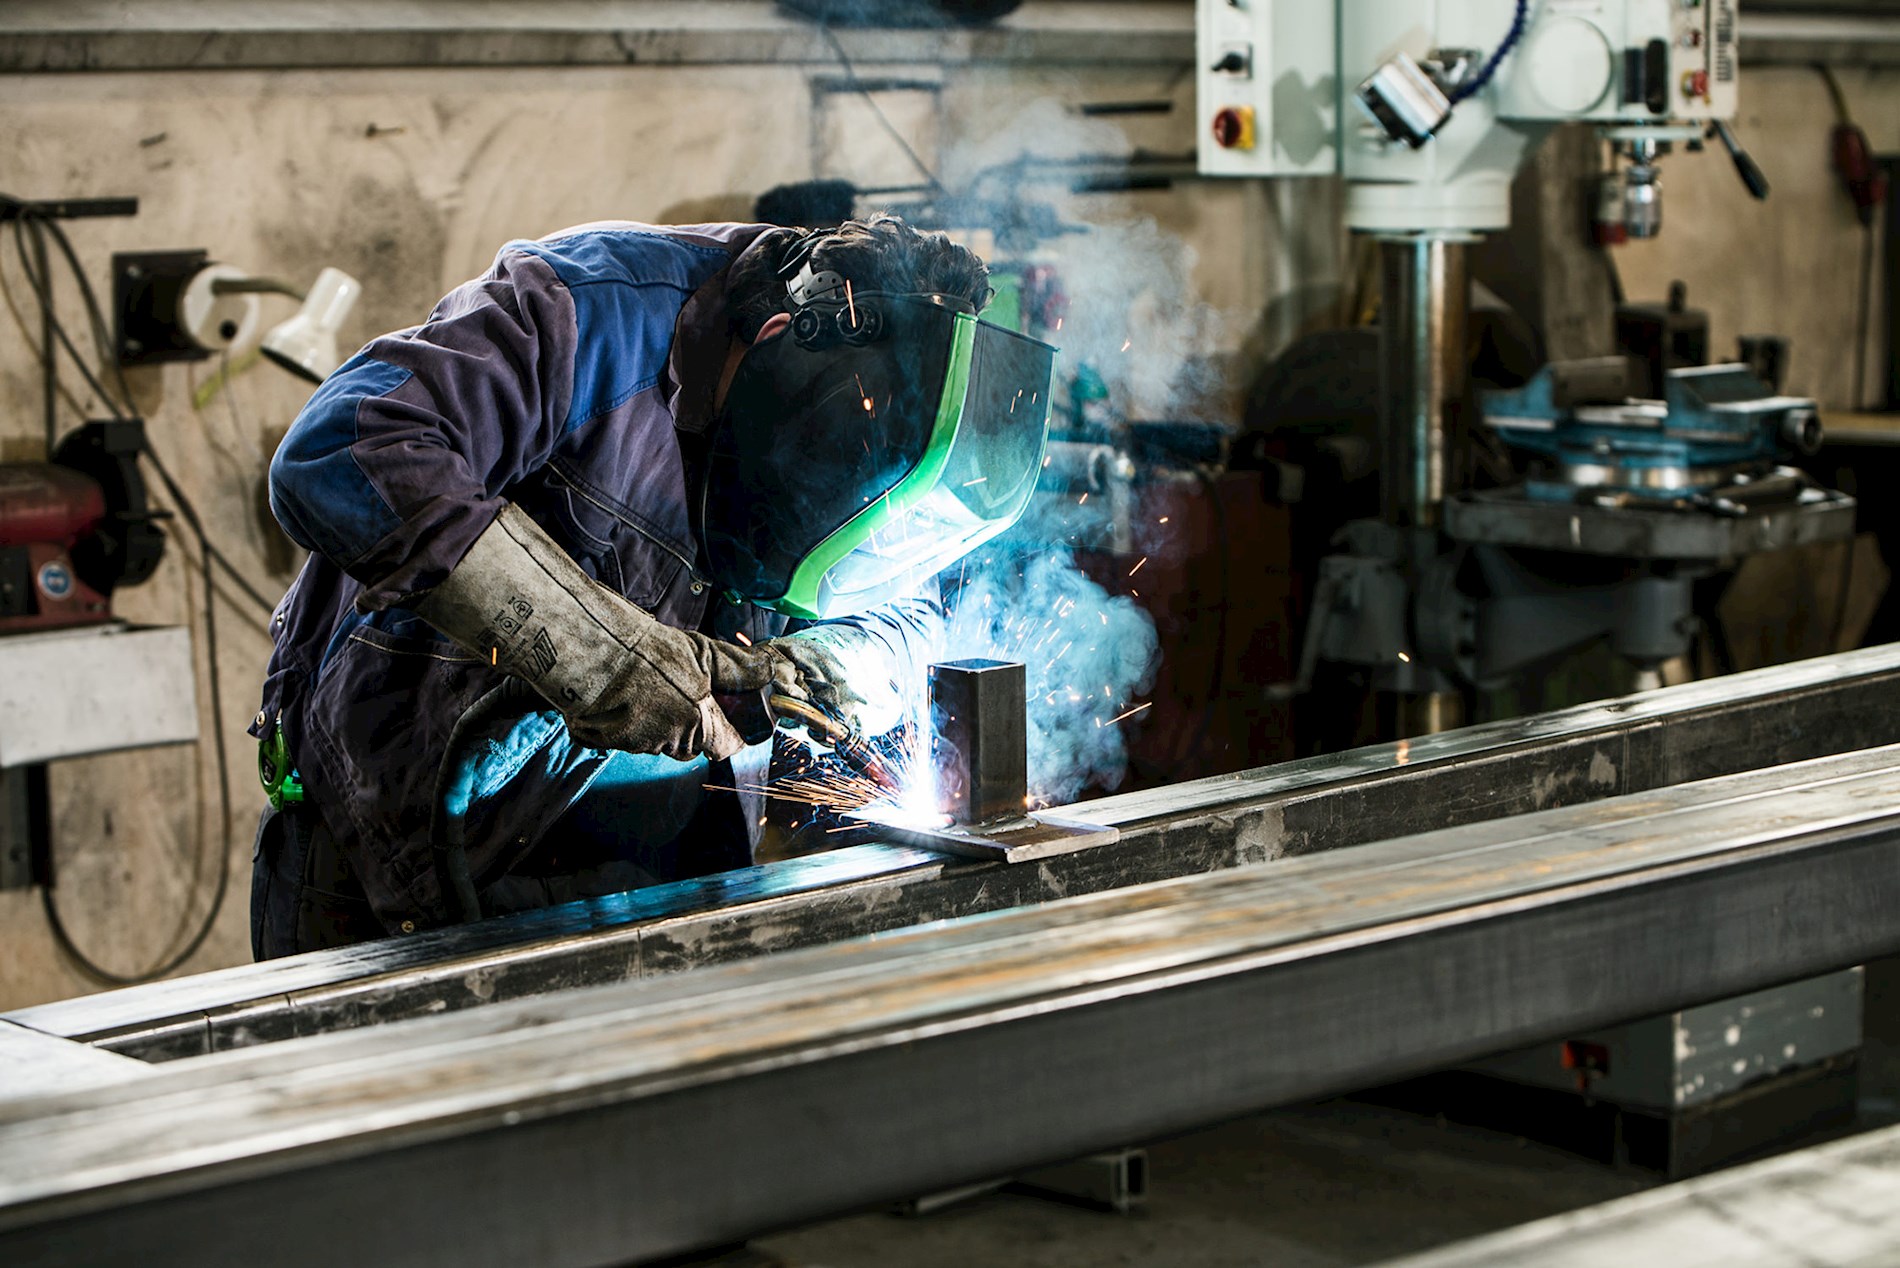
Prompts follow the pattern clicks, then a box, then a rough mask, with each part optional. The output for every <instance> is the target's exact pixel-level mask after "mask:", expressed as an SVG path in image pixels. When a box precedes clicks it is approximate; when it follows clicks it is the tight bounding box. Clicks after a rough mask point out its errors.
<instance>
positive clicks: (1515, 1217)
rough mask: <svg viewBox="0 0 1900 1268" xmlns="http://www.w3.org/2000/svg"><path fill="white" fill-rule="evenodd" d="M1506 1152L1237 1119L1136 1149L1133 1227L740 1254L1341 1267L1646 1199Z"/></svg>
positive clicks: (1435, 1135)
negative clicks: (1139, 1171)
mask: <svg viewBox="0 0 1900 1268" xmlns="http://www.w3.org/2000/svg"><path fill="white" fill-rule="evenodd" d="M1866 1001H1867V1026H1866V1030H1867V1039H1866V1046H1865V1048H1864V1049H1863V1053H1862V1066H1861V1077H1862V1094H1863V1095H1862V1107H1863V1118H1864V1119H1865V1125H1877V1124H1881V1123H1885V1122H1891V1121H1894V1119H1895V1118H1896V1117H1900V960H1888V961H1884V962H1882V963H1879V964H1874V965H1870V966H1868V974H1867V997H1866ZM1657 1182H1658V1181H1657V1178H1656V1177H1655V1176H1653V1175H1650V1174H1648V1173H1644V1172H1639V1171H1634V1170H1628V1169H1624V1170H1618V1169H1615V1168H1611V1167H1608V1166H1603V1165H1600V1164H1597V1163H1594V1162H1590V1161H1587V1160H1585V1159H1583V1158H1580V1157H1577V1156H1575V1155H1572V1154H1569V1153H1565V1152H1563V1151H1561V1150H1558V1149H1555V1148H1552V1147H1549V1146H1545V1145H1541V1144H1537V1143H1534V1142H1530V1141H1526V1140H1524V1139H1522V1138H1520V1137H1516V1136H1511V1135H1507V1134H1503V1133H1499V1132H1493V1131H1486V1130H1483V1129H1480V1128H1475V1127H1469V1126H1464V1125H1460V1124H1457V1123H1446V1122H1443V1121H1441V1120H1436V1119H1433V1118H1428V1117H1423V1116H1420V1115H1416V1114H1410V1113H1406V1112H1403V1111H1401V1110H1396V1109H1390V1108H1385V1107H1383V1106H1376V1105H1369V1104H1362V1103H1359V1102H1356V1101H1353V1100H1351V1099H1343V1100H1334V1101H1326V1102H1322V1103H1320V1104H1315V1105H1306V1106H1296V1107H1292V1108H1288V1109H1282V1110H1275V1111H1272V1112H1269V1113H1264V1114H1258V1115H1254V1116H1252V1117H1249V1118H1245V1119H1241V1120H1239V1121H1236V1122H1232V1123H1227V1124H1224V1125H1222V1126H1220V1127H1215V1128H1211V1129H1209V1130H1207V1131H1201V1132H1195V1133H1192V1134H1190V1135H1186V1136H1181V1137H1178V1138H1176V1139H1174V1140H1170V1141H1164V1142H1160V1143H1156V1144H1151V1145H1150V1147H1149V1201H1148V1205H1147V1208H1146V1210H1145V1211H1142V1212H1140V1213H1137V1214H1134V1215H1127V1216H1117V1215H1110V1214H1104V1213H1099V1212H1096V1211H1092V1210H1087V1209H1082V1208H1079V1207H1074V1206H1068V1205H1064V1204H1061V1203H1059V1202H1053V1201H1049V1200H1046V1199H1042V1198H1036V1197H1031V1196H1027V1195H1021V1194H1016V1193H1010V1192H1000V1193H992V1194H988V1195H985V1196H982V1197H979V1198H975V1199H972V1200H970V1201H968V1202H964V1203H962V1204H959V1205H957V1206H953V1207H949V1208H946V1209H943V1210H940V1211H938V1212H936V1213H935V1214H932V1215H927V1216H922V1217H915V1218H912V1217H901V1216H897V1215H892V1214H885V1213H873V1214H866V1215H858V1216H852V1217H849V1218H846V1219H840V1220H834V1221H831V1222H829V1223H825V1224H820V1225H815V1226H813V1227H811V1228H807V1229H803V1230H800V1231H798V1232H794V1233H787V1234H782V1235H780V1236H777V1237H772V1238H766V1239H762V1240H761V1241H759V1242H757V1243H754V1246H753V1248H752V1249H753V1250H754V1251H756V1252H760V1255H759V1257H758V1258H756V1259H750V1260H749V1261H750V1262H767V1263H769V1262H774V1261H776V1262H778V1263H783V1264H788V1265H796V1266H798V1268H887V1266H889V1265H905V1266H906V1268H953V1266H954V1268H964V1266H965V1265H971V1264H985V1265H1008V1266H1009V1268H1018V1266H1020V1268H1083V1266H1084V1265H1098V1264H1126V1265H1142V1266H1148V1265H1155V1266H1160V1265H1168V1266H1169V1268H1238V1266H1240V1265H1272V1266H1273V1268H1343V1266H1345V1265H1356V1264H1369V1263H1377V1262H1379V1261H1381V1260H1384V1259H1387V1258H1390V1257H1393V1256H1396V1255H1402V1254H1407V1253H1410V1252H1414V1251H1419V1250H1425V1249H1428V1248H1431V1247H1434V1246H1441V1245H1444V1244H1446V1243H1449V1242H1453V1241H1457V1240H1460V1239H1463V1238H1466V1237H1472V1236H1476V1235H1477V1234H1479V1233H1485V1232H1490V1231H1492V1230H1495V1229H1500V1228H1505V1227H1509V1226H1510V1225H1513V1224H1519V1223H1522V1222H1524V1221H1526V1220H1533V1219H1538V1218H1540V1217H1542V1216H1546V1215H1553V1214H1556V1213H1559V1212H1562V1211H1567V1210H1572V1209H1575V1208H1577V1207H1582V1206H1588V1205H1591V1204H1594V1203H1597V1202H1603V1201H1607V1200H1609V1199H1611V1198H1615V1197H1620V1196H1622V1195H1624V1194H1627V1193H1634V1192H1636V1191H1637V1190H1639V1189H1643V1188H1647V1187H1650V1186H1651V1185H1654V1184H1656V1183H1657Z"/></svg>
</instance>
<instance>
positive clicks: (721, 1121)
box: [0, 749, 1900, 1268]
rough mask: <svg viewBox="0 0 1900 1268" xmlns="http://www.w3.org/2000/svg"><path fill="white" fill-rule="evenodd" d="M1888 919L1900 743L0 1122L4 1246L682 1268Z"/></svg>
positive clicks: (1717, 990)
mask: <svg viewBox="0 0 1900 1268" xmlns="http://www.w3.org/2000/svg"><path fill="white" fill-rule="evenodd" d="M1896 911H1900V749H1882V750H1877V751H1872V752H1867V753H1858V754H1852V755H1848V756H1845V757H1837V758H1829V759H1824V760H1822V761H1818V762H1813V763H1806V764H1802V765H1799V766H1794V767H1789V768H1784V769H1781V770H1776V771H1770V772H1756V773H1751V774H1746V775H1740V776H1734V777H1730V778H1727V779H1722V780H1715V781H1708V782H1705V783H1700V784H1692V785H1684V786H1682V787H1678V788H1673V789H1667V790H1663V791H1659V792H1654V793H1648V794H1643V795H1640V796H1634V797H1624V798H1617V799H1613V800H1609V801H1603V802H1597V803H1594V804H1591V805H1586V806H1577V807H1569V808H1565V809H1562V810H1554V811H1549V812H1545V813H1542V814H1538V815H1531V816H1525V817H1523V818H1520V819H1514V820H1511V821H1508V822H1503V823H1493V824H1485V825H1479V826H1475V827H1469V828H1461V829H1455V830H1449V831H1440V832H1434V833H1428V834H1424V835H1421V836H1415V837H1410V838H1405V839H1402V840H1397V841H1389V842H1382V843H1378V844H1374V845H1369V846H1366V847H1364V848H1362V849H1357V850H1347V851H1338V852H1333V853H1328V854H1324V855H1319V856H1315V857H1311V858H1304V859H1297V860H1290V861H1288V862H1285V863H1283V864H1280V865H1277V866H1274V867H1257V868H1238V869H1234V870H1231V871H1228V872H1224V873H1219V874H1215V875H1207V876H1195V877H1188V878H1184V879H1180V880H1175V881H1168V882H1162V883H1156V884H1149V885H1143V886H1138V887H1135V888H1131V889H1127V890H1120V891H1116V892H1113V893H1105V894H1096V895H1091V896H1088V897H1084V898H1075V899H1068V900H1065V901H1061V902H1056V903H1051V904H1047V905H1045V906H1042V907H1039V908H1034V909H1028V910H1023V911H1015V912H1006V913H1001V914H998V915H994V916H990V917H986V918H984V919H981V920H964V921H952V922H947V923H944V924H939V925H934V926H929V927H925V928H919V929H913V930H908V931H905V932H902V933H898V934H893V935H889V936H886V937H883V938H876V939H860V940H856V941H852V942H848V943H843V944H838V945H833V946H826V947H817V948H811V949H808V950H805V951H799V952H794V953H790V954H787V955H783V956H774V957H766V958H761V959H755V960H751V961H748V962H744V963H737V964H729V965H724V966H721V967H718V968H714V969H708V970H704V971H699V972H692V973H685V974H678V975H674V976H672V977H669V978H664V979H660V980H657V981H646V982H630V983H624V984H621V985H616V986H608V987H600V988H596V989H591V990H584V991H573V992H567V993H564V994H561V995H557V996H550V997H547V998H544V999H540V1000H532V1001H519V1002H513V1003H508V1004H501V1005H496V1006H494V1007H492V1008H486V1009H472V1010H466V1011H463V1012H460V1013H456V1014H452V1015H449V1016H444V1017H435V1018H427V1019H420V1020H414V1021H407V1022H402V1023H397V1024H394V1025H389V1026H380V1027H373V1028H367V1029H362V1030H357V1031H353V1032H349V1033H344V1034H337V1035H329V1036H323V1037H319V1038H314V1039H307V1040H293V1041H288V1042H285V1043H281V1044H275V1045H268V1046H263V1047H258V1048H253V1049H250V1050H246V1051H240V1052H232V1053H224V1054H218V1055H214V1056H210V1057H205V1058H199V1059H194V1060H186V1061H181V1062H177V1063H174V1064H171V1065H167V1066H162V1067H159V1068H158V1069H157V1070H156V1072H155V1073H153V1074H152V1075H151V1076H149V1077H147V1078H145V1079H142V1080H140V1081H138V1082H137V1083H135V1084H129V1085H122V1086H116V1087H105V1088H99V1089H94V1090H90V1091H85V1092H79V1093H74V1094H70V1095H66V1096H59V1097H51V1098H33V1099H26V1100H20V1101H15V1102H10V1103H9V1102H0V1262H4V1263H7V1264H8V1265H10V1266H12V1268H28V1266H30V1265H41V1264H52V1263H59V1264H62V1265H74V1264H89V1263H107V1262H119V1261H121V1260H122V1258H123V1255H124V1253H125V1248H126V1247H127V1246H137V1247H138V1248H139V1257H140V1260H141V1262H142V1263H147V1264H154V1265H168V1264H185V1263H192V1264H197V1263H202V1262H204V1261H205V1260H206V1259H207V1258H210V1257H214V1256H215V1257H217V1258H221V1259H231V1260H243V1259H246V1258H258V1259H263V1260H267V1261H269V1262H272V1263H277V1264H286V1265H299V1264H313V1265H314V1264H325V1265H327V1264H331V1263H335V1262H338V1261H339V1260H350V1259H361V1260H373V1261H375V1262H379V1263H394V1264H450V1263H453V1264H456V1265H482V1264H503V1263H518V1262H523V1261H533V1262H537V1263H543V1264H550V1265H557V1264H569V1263H571V1264H597V1263H609V1262H628V1261H630V1260H637V1259H641V1258H647V1257H656V1256H660V1255H665V1254H670V1253H674V1252H678V1251H685V1250H689V1249H692V1248H696V1247H701V1246H708V1245H715V1244H720V1243H725V1242H730V1241H733V1240H737V1239H740V1238H744V1237H748V1236H753V1235H757V1234H759V1233H762V1232H765V1231H767V1230H771V1229H774V1228H779V1227H784V1226H788V1225H791V1224H794V1223H798V1222H803V1221H807V1220H811V1219H815V1218H820V1217H823V1216H827V1215H831V1214H835V1213H839V1212H842V1211H846V1210H851V1209H856V1208H859V1207H862V1206H864V1205H867V1204H870V1203H878V1202H884V1201H889V1200H893V1199H897V1198H901V1197H905V1196H910V1195H914V1194H917V1193H928V1192H933V1191H940V1190H944V1189H949V1188H952V1187H955V1186H957V1185H959V1184H965V1183H969V1182H972V1181H976V1180H980V1179H982V1178H984V1177H988V1176H995V1175H1001V1174H1010V1173H1012V1172H1015V1171H1017V1170H1019V1169H1021V1168H1023V1167H1026V1166H1032V1165H1035V1164H1038V1163H1050V1162H1055V1161H1059V1160H1061V1159H1065V1158H1074V1157H1079V1156H1082V1155H1085V1154H1087V1153H1090V1152H1092V1151H1096V1150H1100V1149H1102V1148H1105V1147H1112V1146H1120V1145H1126V1144H1127V1143H1129V1142H1131V1141H1140V1140H1143V1139H1146V1138H1150V1137H1153V1136H1157V1135H1160V1134H1163V1133H1169V1132H1175V1131H1180V1130H1183V1129H1187V1128H1190V1127H1194V1126H1196V1125H1199V1124H1204V1123H1208V1122H1212V1121H1217V1120H1220V1119H1222V1118H1225V1117H1228V1116H1231V1115H1234V1114H1237V1113H1242V1112H1247V1111H1251V1110H1254V1109H1258V1108H1262V1107H1266V1106H1270V1105H1274V1104H1281V1103H1285V1102H1289V1101H1296V1100H1304V1099H1307V1098H1310V1097H1314V1096H1320V1095H1325V1094H1329V1093H1334V1092H1338V1091H1342V1090H1345V1089H1349V1088H1352V1087H1357V1086H1365V1085H1368V1084H1371V1083H1376V1082H1379V1081H1382V1080H1386V1079H1391V1078H1396V1077H1400V1076H1403V1075H1406V1074H1410V1073H1414V1072H1417V1071H1420V1070H1424V1069H1430V1068H1438V1067H1442V1066H1445V1065H1447V1064H1451V1063H1454V1062H1458V1061H1462V1060H1466V1059H1469V1058H1471V1057H1475V1056H1477V1055H1480V1054H1482V1053H1485V1052H1490V1051H1496V1050H1499V1049H1502V1048H1507V1047H1510V1046H1513V1045H1517V1044H1522V1043H1525V1042H1529V1041H1531V1040H1534V1039H1537V1038H1540V1037H1544V1036H1548V1035H1552V1034H1556V1033H1562V1032H1565V1031H1568V1030H1573V1029H1576V1028H1580V1027H1585V1026H1591V1025H1598V1024H1602V1023H1605V1022H1609V1021H1612V1020H1615V1019H1618V1018H1623V1017H1627V1016H1630V1015H1633V1014H1640V1013H1652V1012H1661V1011H1664V1010H1667V1009H1671V1008H1676V1007H1680V1006H1683V1005H1685V1004H1690V1003H1695V1002H1698V1001H1702V1000H1708V999H1712V998H1718V997H1721V996H1725V995H1731V994H1736V993H1739V992H1742V991H1746V990H1750V989H1755V988H1758V987H1761V986H1765V985H1768V984H1770V983H1772V982H1776V981H1782V980H1787V979H1791V978H1796V977H1800V976H1804V975H1812V974H1816V973H1819V972H1823V971H1826V970H1828V969H1833V968H1838V967H1842V966H1845V965H1849V964H1853V963H1857V962H1860V961H1862V960H1865V959H1868V958H1870V957H1873V956H1878V955H1883V954H1888V953H1891V952H1893V951H1894V950H1895V949H1896V948H1900V921H1896V919H1895V916H1894V912H1896ZM338 1212H346V1213H347V1218H341V1219H340V1218H338Z"/></svg>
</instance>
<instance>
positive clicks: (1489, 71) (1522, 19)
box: [1451, 0, 1531, 106]
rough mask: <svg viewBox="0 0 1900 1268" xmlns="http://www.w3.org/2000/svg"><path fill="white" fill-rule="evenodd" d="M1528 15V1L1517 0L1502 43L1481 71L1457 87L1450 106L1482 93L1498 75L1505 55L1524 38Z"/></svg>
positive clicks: (1529, 7) (1528, 19)
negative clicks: (1499, 65) (1493, 77)
mask: <svg viewBox="0 0 1900 1268" xmlns="http://www.w3.org/2000/svg"><path fill="white" fill-rule="evenodd" d="M1530 13H1531V5H1530V0H1517V13H1516V15H1515V16H1513V17H1512V18H1511V29H1510V31H1509V32H1508V33H1506V35H1505V37H1504V42H1503V43H1502V44H1500V45H1498V47H1497V50H1496V51H1495V52H1493V53H1492V54H1491V56H1490V57H1489V58H1487V59H1486V60H1485V63H1484V68H1483V69H1482V70H1480V71H1479V72H1478V73H1477V74H1476V75H1473V76H1472V77H1471V78H1470V79H1468V80H1466V81H1465V82H1464V83H1462V84H1460V85H1458V90H1457V91H1456V92H1454V93H1452V95H1451V104H1452V105H1454V106H1455V105H1457V104H1458V103H1459V102H1461V101H1463V100H1465V99H1466V98H1467V97H1475V96H1477V95H1478V94H1479V93H1481V92H1483V91H1484V88H1485V85H1487V84H1489V83H1490V82H1491V78H1492V76H1494V75H1496V74H1497V73H1498V64H1499V63H1500V62H1502V61H1503V60H1504V57H1505V54H1507V53H1509V52H1510V51H1511V50H1512V49H1514V48H1516V47H1517V42H1518V41H1519V40H1521V39H1523V38H1524V28H1525V26H1527V25H1528V24H1529V22H1530Z"/></svg>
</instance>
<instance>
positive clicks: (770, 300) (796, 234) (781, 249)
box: [727, 214, 990, 342]
mask: <svg viewBox="0 0 1900 1268" xmlns="http://www.w3.org/2000/svg"><path fill="white" fill-rule="evenodd" d="M814 233H815V234H817V235H819V240H818V242H817V244H816V245H815V246H814V247H813V248H812V252H811V266H812V268H813V270H815V271H822V270H826V269H829V270H831V271H833V272H836V273H838V274H840V275H841V276H843V277H845V278H847V279H849V280H850V282H851V284H852V285H853V286H854V287H856V288H857V289H858V290H859V291H887V292H891V293H895V294H915V293H918V292H924V293H935V294H941V295H948V296H951V297H952V298H955V299H962V300H967V301H969V302H970V303H971V304H973V305H975V306H976V308H977V309H978V310H979V311H981V309H982V308H983V306H984V305H985V304H987V303H988V302H989V298H990V271H989V269H988V268H987V267H985V266H984V264H983V261H982V260H980V259H978V258H977V255H976V253H975V252H973V251H971V250H970V249H969V248H967V247H961V246H958V245H957V244H956V243H954V242H952V241H950V239H949V238H947V237H945V236H944V235H943V234H941V233H920V232H919V231H917V230H916V229H913V228H911V227H910V226H909V225H907V224H905V223H904V222H903V221H902V220H899V219H898V218H897V217H896V216H891V215H882V214H880V215H874V216H867V217H865V218H864V219H862V220H847V221H845V222H844V223H843V224H841V225H839V226H838V227H837V228H836V229H815V230H814V229H805V230H798V229H788V230H780V231H778V232H777V233H776V234H774V235H773V237H771V238H767V239H764V240H762V241H761V242H760V243H759V244H758V246H759V248H762V249H755V250H750V251H747V252H745V253H744V254H743V255H741V256H740V257H739V259H738V260H737V261H735V262H734V264H733V266H732V275H731V277H730V278H729V279H728V282H727V294H728V295H729V296H730V299H729V300H728V307H729V309H730V310H731V313H732V328H733V333H735V334H736V335H738V336H739V337H740V338H741V339H745V340H747V341H748V342H749V341H751V340H753V339H756V338H758V335H759V329H760V328H761V327H762V326H764V325H765V323H766V322H767V321H768V320H770V319H771V317H772V315H773V314H774V313H782V312H785V311H786V302H785V280H784V279H783V278H782V277H780V276H779V273H780V269H781V268H782V266H783V265H784V263H785V261H786V260H787V259H789V258H790V257H791V254H792V252H794V251H796V250H797V249H798V248H799V247H800V246H802V245H803V244H804V242H805V241H806V239H807V238H809V237H810V236H811V235H812V234H814Z"/></svg>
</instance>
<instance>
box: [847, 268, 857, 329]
mask: <svg viewBox="0 0 1900 1268" xmlns="http://www.w3.org/2000/svg"><path fill="white" fill-rule="evenodd" d="M844 306H845V307H846V308H848V309H850V310H851V324H852V325H853V326H856V325H857V324H858V304H857V301H856V300H854V299H852V298H851V279H850V278H848V277H847V278H846V279H845V280H844Z"/></svg>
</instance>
